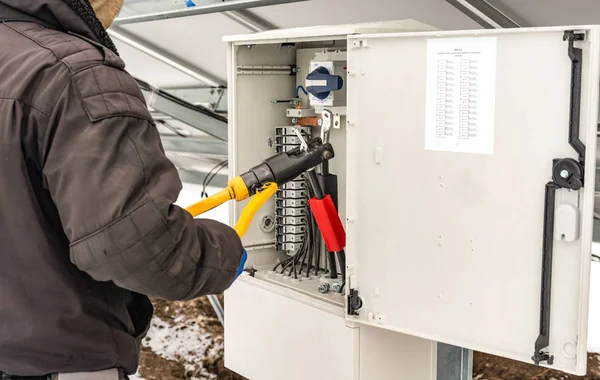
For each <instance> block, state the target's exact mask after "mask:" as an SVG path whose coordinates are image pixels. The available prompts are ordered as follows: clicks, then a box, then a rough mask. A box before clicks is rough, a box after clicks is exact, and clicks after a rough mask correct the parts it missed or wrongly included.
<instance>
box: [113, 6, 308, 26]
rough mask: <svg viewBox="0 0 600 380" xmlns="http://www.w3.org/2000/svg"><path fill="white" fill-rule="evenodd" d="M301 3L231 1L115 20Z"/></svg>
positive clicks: (131, 21) (126, 21)
mask: <svg viewBox="0 0 600 380" xmlns="http://www.w3.org/2000/svg"><path fill="white" fill-rule="evenodd" d="M299 1H306V0H231V1H223V2H215V3H213V4H207V5H201V6H193V7H188V8H183V9H178V10H174V11H167V12H156V13H149V14H144V15H139V16H128V17H118V18H117V19H116V20H115V22H114V24H115V25H125V24H134V23H140V22H148V21H157V20H166V19H171V18H178V17H189V16H196V15H203V14H208V13H220V12H226V11H234V10H240V9H248V8H257V7H264V6H268V5H278V4H288V3H296V2H299Z"/></svg>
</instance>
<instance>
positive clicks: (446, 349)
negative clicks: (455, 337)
mask: <svg viewBox="0 0 600 380" xmlns="http://www.w3.org/2000/svg"><path fill="white" fill-rule="evenodd" d="M472 378H473V351H471V350H467V349H466V348H462V347H456V346H452V345H449V344H444V343H438V344H437V380H471V379H472Z"/></svg>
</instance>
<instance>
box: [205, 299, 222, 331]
mask: <svg viewBox="0 0 600 380" xmlns="http://www.w3.org/2000/svg"><path fill="white" fill-rule="evenodd" d="M207 298H208V301H209V302H210V305H211V306H212V308H213V310H214V311H215V314H217V318H219V321H220V322H221V326H224V325H225V313H224V312H223V306H222V305H221V302H219V299H218V298H217V296H215V295H209V296H207Z"/></svg>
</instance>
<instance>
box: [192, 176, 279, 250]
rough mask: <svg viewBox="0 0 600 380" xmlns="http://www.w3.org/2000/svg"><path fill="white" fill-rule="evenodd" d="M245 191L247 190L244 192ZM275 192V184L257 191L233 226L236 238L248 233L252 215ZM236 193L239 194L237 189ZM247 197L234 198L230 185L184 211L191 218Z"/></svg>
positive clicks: (232, 187)
mask: <svg viewBox="0 0 600 380" xmlns="http://www.w3.org/2000/svg"><path fill="white" fill-rule="evenodd" d="M246 191H247V190H246ZM276 192H277V184H276V183H267V184H265V185H264V186H263V187H262V188H261V189H260V190H259V191H257V192H256V195H254V196H253V197H252V199H250V202H248V204H247V205H246V207H244V210H242V215H240V218H239V219H238V221H237V223H236V224H235V227H234V230H235V231H236V232H237V234H238V236H239V237H240V238H241V237H243V236H244V234H245V233H246V231H248V227H250V223H252V219H254V215H256V212H257V211H258V210H259V209H260V208H261V207H262V205H264V204H265V202H266V201H267V200H269V198H271V196H272V195H273V194H275V193H276ZM237 193H240V191H239V189H238V191H237ZM246 197H247V192H246V196H245V197H244V195H243V194H242V195H241V196H240V195H239V194H238V196H237V197H236V191H235V188H234V186H232V184H231V183H230V185H229V186H228V187H226V188H225V189H223V190H221V191H219V192H218V193H216V194H213V195H211V196H210V197H208V198H206V199H203V200H201V201H200V202H198V203H195V204H193V205H191V206H189V207H187V208H186V210H187V211H188V212H189V213H190V214H192V216H194V217H196V216H198V215H201V214H204V213H205V212H207V211H209V210H212V209H214V208H216V207H218V206H220V205H222V204H223V203H225V202H227V201H229V200H232V199H236V200H238V201H240V200H243V199H245V198H246Z"/></svg>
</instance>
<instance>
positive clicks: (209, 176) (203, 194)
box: [200, 160, 228, 198]
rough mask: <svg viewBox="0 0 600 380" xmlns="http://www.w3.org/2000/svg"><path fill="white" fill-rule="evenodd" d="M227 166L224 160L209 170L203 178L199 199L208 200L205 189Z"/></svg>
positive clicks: (226, 161)
mask: <svg viewBox="0 0 600 380" xmlns="http://www.w3.org/2000/svg"><path fill="white" fill-rule="evenodd" d="M227 164H228V160H225V161H222V162H220V163H218V164H217V165H215V166H214V167H213V168H212V169H210V171H209V172H208V174H207V175H206V176H205V177H204V181H203V182H202V192H201V193H200V198H203V197H204V198H208V194H207V193H206V188H207V187H208V186H209V185H210V183H211V182H212V180H213V179H214V178H215V177H216V176H217V174H219V172H220V171H221V170H223V168H224V167H225V166H227Z"/></svg>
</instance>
